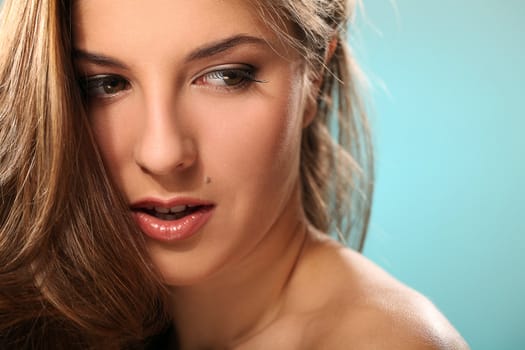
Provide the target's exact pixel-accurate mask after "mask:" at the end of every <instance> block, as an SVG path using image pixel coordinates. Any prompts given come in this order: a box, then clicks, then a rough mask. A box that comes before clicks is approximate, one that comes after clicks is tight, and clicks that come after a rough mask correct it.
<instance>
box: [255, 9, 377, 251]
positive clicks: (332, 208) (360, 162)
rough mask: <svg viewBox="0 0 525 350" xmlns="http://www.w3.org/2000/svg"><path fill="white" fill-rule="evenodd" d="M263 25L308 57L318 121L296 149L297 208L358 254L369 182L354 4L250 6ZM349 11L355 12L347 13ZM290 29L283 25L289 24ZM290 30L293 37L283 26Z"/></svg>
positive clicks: (371, 174)
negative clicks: (351, 30)
mask: <svg viewBox="0 0 525 350" xmlns="http://www.w3.org/2000/svg"><path fill="white" fill-rule="evenodd" d="M252 2H253V3H254V4H255V5H256V6H257V8H258V10H259V13H260V15H261V18H262V19H263V21H264V22H266V24H267V25H269V26H270V27H271V28H272V29H273V30H274V31H275V32H276V33H277V34H279V35H280V37H281V39H282V40H283V41H285V42H287V43H288V44H289V45H290V46H292V47H294V48H295V49H296V50H298V51H299V53H300V54H301V55H302V56H303V57H304V58H305V60H306V64H307V66H308V68H307V74H308V75H309V79H308V80H309V81H317V80H320V81H322V84H321V88H320V90H319V91H316V90H315V89H314V90H312V93H313V94H312V95H311V96H310V98H311V99H314V101H313V102H314V103H316V104H317V115H316V116H315V118H314V119H313V121H312V123H311V124H310V125H309V126H308V127H307V128H305V130H304V131H303V135H302V144H301V165H300V166H301V168H300V176H301V185H302V202H303V207H304V210H305V213H306V216H307V218H308V220H309V221H310V223H311V224H312V225H313V226H314V227H316V228H317V229H319V230H320V231H322V232H327V233H333V234H335V235H337V237H338V238H339V240H340V241H342V242H343V243H345V244H348V245H350V246H352V247H353V248H355V249H357V250H359V251H361V250H362V249H363V246H364V241H365V238H366V232H367V229H368V222H369V218H370V209H371V203H372V194H373V183H374V157H373V147H372V141H371V131H370V126H369V122H368V117H367V113H366V110H365V105H364V101H363V98H362V96H361V95H362V89H363V87H364V86H363V85H364V84H362V83H364V81H365V80H364V79H363V75H362V73H361V72H360V70H359V67H358V65H357V63H356V61H355V60H354V58H353V56H352V53H351V50H350V48H349V45H348V40H347V39H348V38H347V35H346V34H347V29H348V24H349V23H350V20H351V19H352V18H353V10H354V9H355V1H352V2H351V3H349V1H347V0H301V1H294V0H252ZM351 5H352V6H351ZM287 24H288V25H287ZM289 24H291V25H292V27H293V32H292V33H290V32H289V30H287V29H286V28H287V27H290V25H289Z"/></svg>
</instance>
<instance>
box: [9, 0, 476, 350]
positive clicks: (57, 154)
mask: <svg viewBox="0 0 525 350" xmlns="http://www.w3.org/2000/svg"><path fill="white" fill-rule="evenodd" d="M346 16H347V9H346V4H345V2H344V1H337V0H334V1H320V0H309V1H301V2H297V1H292V0H289V1H275V2H273V1H240V0H235V1H234V0H228V1H217V0H196V1H191V2H190V1H182V0H180V1H179V0H169V1H168V0H155V1H147V2H146V1H133V2H130V1H124V0H112V1H105V0H89V1H86V0H77V1H72V2H68V1H58V0H46V1H44V0H40V1H37V0H31V1H29V0H28V1H14V0H13V1H6V2H5V4H4V8H3V12H2V28H1V29H0V35H1V42H2V47H3V49H2V52H1V59H0V62H1V71H0V79H1V92H0V108H1V114H0V116H1V119H0V123H1V124H0V125H1V131H0V159H1V168H0V169H1V170H0V193H1V194H2V204H1V209H0V213H1V216H0V225H1V226H0V227H1V234H0V252H1V254H0V256H1V259H2V263H1V264H0V266H1V267H0V269H1V270H0V271H1V280H0V283H1V287H0V291H1V292H0V293H1V294H0V310H1V311H0V317H1V318H0V338H1V342H2V343H1V344H2V348H17V349H19V348H53V349H57V348H67V349H71V348H97V349H100V348H104V349H106V348H107V349H112V348H142V347H146V346H149V347H150V348H162V347H165V348H181V349H201V348H209V349H223V348H227V349H347V348H352V349H372V348H373V349H379V348H381V349H382V348H388V349H464V348H466V345H465V344H464V342H463V341H462V339H461V337H460V336H459V335H458V334H457V332H456V331H455V330H454V329H453V328H452V327H451V326H450V324H449V323H448V322H447V321H446V319H444V317H443V316H442V315H441V314H440V313H439V312H438V311H437V310H436V309H435V308H434V307H433V306H432V304H431V303H430V302H429V301H428V300H426V299H425V298H424V297H422V296H421V295H419V294H418V293H416V292H414V291H412V290H410V289H409V288H407V287H405V286H403V285H401V284H400V283H399V282H397V281H395V280H394V279H392V278H391V277H389V276H388V275H387V274H386V273H385V272H383V271H381V270H380V269H379V268H377V267H375V266H374V265H373V264H372V263H370V262H368V261H367V260H366V259H365V258H363V257H361V256H360V255H358V254H357V253H355V252H352V251H350V250H348V249H346V248H344V247H343V246H342V245H340V244H339V243H336V242H335V241H334V240H332V239H331V238H329V237H328V236H327V235H326V234H325V232H330V231H335V232H339V233H340V234H341V235H345V234H348V233H350V232H351V231H352V232H353V233H352V235H353V236H352V237H350V238H351V239H353V240H354V241H357V242H360V243H359V247H362V240H363V239H364V233H365V232H366V226H367V220H368V213H369V205H370V203H369V200H370V197H371V181H372V180H371V179H372V162H371V147H370V141H369V135H368V127H367V123H366V117H365V116H364V114H362V113H360V112H361V108H360V104H359V99H358V96H357V94H356V83H355V81H354V80H356V78H357V75H356V71H355V65H354V64H351V63H349V62H350V61H349V60H348V58H349V57H348V56H347V55H348V52H347V51H346V49H345V45H344V43H345V40H346V39H345V37H344V30H343V29H344V27H345V25H346V18H347V17H346ZM350 69H353V71H352V73H351V72H350ZM332 117H335V118H336V119H335V120H332ZM334 129H335V130H338V132H339V138H338V140H337V141H333V140H332V139H331V137H330V130H334ZM347 151H349V152H350V153H347ZM349 213H351V215H352V216H350V217H347V215H348V214H349ZM356 234H357V235H358V236H357V238H355V235H356ZM161 334H162V335H161Z"/></svg>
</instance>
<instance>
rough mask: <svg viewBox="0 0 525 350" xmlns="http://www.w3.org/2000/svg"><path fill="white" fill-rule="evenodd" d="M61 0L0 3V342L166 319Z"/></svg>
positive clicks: (138, 330)
mask: <svg viewBox="0 0 525 350" xmlns="http://www.w3.org/2000/svg"><path fill="white" fill-rule="evenodd" d="M64 3H65V2H64V1H58V0H39V1H19V0H14V1H6V2H5V3H4V7H3V9H2V16H1V28H0V42H1V43H2V50H1V52H0V196H1V204H0V348H2V349H21V348H31V349H33V348H52V349H61V348H64V349H65V348H67V349H71V348H72V347H73V348H83V349H84V348H97V349H100V348H104V349H111V348H121V347H125V346H130V345H131V344H133V343H134V342H135V341H136V340H137V339H144V338H146V337H148V336H149V335H150V334H154V333H157V332H158V331H159V329H160V327H162V326H163V325H164V322H165V318H164V317H163V310H162V301H161V300H160V296H161V295H162V290H161V289H162V287H161V284H160V282H159V281H158V279H157V278H156V274H155V273H154V272H153V271H152V269H151V268H150V263H149V262H148V260H147V253H146V252H145V250H144V248H143V244H141V243H142V242H141V241H140V240H141V239H142V236H141V235H140V234H138V233H137V232H136V229H135V228H134V226H133V225H132V224H130V222H128V220H127V218H126V216H125V215H123V213H125V212H126V210H125V206H124V203H123V201H122V199H121V198H119V197H118V195H116V194H115V193H116V192H115V191H114V190H113V189H112V186H111V184H110V183H109V182H108V179H107V178H106V176H105V172H104V169H103V165H102V162H101V160H100V158H99V156H98V155H97V152H96V149H95V147H94V143H93V139H92V136H91V134H90V132H89V125H88V121H87V119H86V116H85V113H84V112H83V110H82V108H81V107H82V103H81V99H80V94H79V92H78V88H77V84H76V82H75V78H74V76H75V75H74V73H73V68H72V60H71V56H70V52H71V47H70V45H71V39H70V37H71V33H70V23H68V21H69V18H70V15H71V14H70V8H69V7H68V6H69V5H67V6H66V5H63V4H64ZM46 344H47V345H46Z"/></svg>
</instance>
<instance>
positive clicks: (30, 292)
mask: <svg viewBox="0 0 525 350" xmlns="http://www.w3.org/2000/svg"><path fill="white" fill-rule="evenodd" d="M254 6H256V8H257V9H258V10H259V11H260V14H261V18H265V21H266V22H267V24H268V25H270V26H271V27H272V28H273V29H274V30H275V31H276V32H277V33H279V34H280V35H281V36H282V38H283V40H288V41H289V42H290V43H291V44H292V45H294V46H295V47H296V48H297V49H298V50H300V51H301V52H302V54H303V55H304V57H305V59H306V62H307V63H308V65H309V67H310V70H309V71H310V72H323V73H322V76H315V75H312V79H319V78H321V79H322V81H323V82H322V86H321V90H320V92H319V94H318V96H315V97H312V98H316V103H317V108H318V112H317V116H316V117H315V119H314V121H313V122H312V123H311V124H310V125H309V126H308V127H307V128H306V129H305V131H304V134H303V140H302V151H301V153H302V154H301V180H302V186H303V188H302V190H303V204H304V208H305V211H306V215H307V217H308V219H309V220H310V221H311V223H312V224H313V225H314V226H315V227H317V228H318V229H320V230H323V231H325V232H329V231H337V232H339V233H340V234H341V236H347V235H348V234H349V233H351V232H352V234H353V232H355V234H356V235H357V237H358V239H357V240H355V239H352V237H351V239H352V240H353V241H356V242H357V244H356V247H357V248H358V249H360V248H362V241H363V239H364V234H365V232H366V226H367V222H368V216H369V208H370V198H371V192H372V175H373V168H372V150H371V145H370V136H369V130H368V125H367V119H366V115H365V114H364V113H363V109H362V104H361V103H360V99H359V98H358V93H357V89H356V84H355V81H354V79H355V78H356V76H357V75H356V73H355V67H356V65H355V63H353V62H352V61H351V60H350V55H349V52H348V50H347V48H346V39H345V37H344V27H345V25H346V19H347V18H348V14H347V8H346V2H345V1H344V0H334V1H328V0H302V1H295V0H288V1H254ZM0 21H1V22H0V43H1V44H2V50H1V51H0V196H1V204H0V347H2V348H4V347H7V348H10V347H13V348H24V347H28V348H48V347H49V348H53V349H61V348H64V349H65V348H70V347H71V346H73V347H79V348H100V347H103V348H108V349H111V348H123V347H129V346H131V345H132V344H135V345H136V344H140V342H141V341H142V340H144V339H146V338H148V337H149V336H151V335H154V334H156V333H158V332H159V331H160V330H161V329H162V327H164V326H165V325H166V324H167V320H168V317H167V316H166V314H165V312H164V308H163V305H164V304H163V296H164V289H163V286H162V283H161V281H160V278H159V277H158V274H157V273H156V271H155V268H154V267H153V266H152V264H151V262H150V260H149V258H148V255H147V252H146V251H145V248H144V242H143V236H142V234H141V233H140V232H139V231H138V229H137V228H136V226H135V225H134V224H133V223H132V222H130V220H129V218H128V215H127V214H126V213H127V207H126V204H125V202H124V201H123V199H122V198H121V195H120V194H119V192H118V191H116V190H115V186H114V185H113V184H112V183H111V179H109V178H108V176H107V175H106V172H105V170H104V165H103V163H102V161H101V158H100V156H99V154H98V152H97V148H96V146H95V142H94V140H93V136H92V134H91V131H90V127H89V122H88V120H87V117H86V113H85V111H84V109H83V102H82V98H81V94H80V91H79V88H78V86H77V82H76V79H75V75H74V70H73V67H72V59H71V54H72V53H71V23H70V22H71V3H70V2H68V1H59V0H26V1H19V0H6V1H5V2H4V5H3V8H2V12H1V17H0ZM283 23H292V24H293V25H294V28H295V30H296V33H294V35H289V34H287V33H286V32H285V31H284V29H283ZM333 39H335V41H333ZM331 42H335V43H336V47H335V51H334V52H333V54H332V55H331V56H330V57H329V59H328V60H326V57H328V55H327V53H328V50H329V47H330V43H331ZM334 128H337V134H338V135H337V137H336V138H335V139H334V138H332V137H331V131H332V129H334ZM109 213H111V215H108V214H109Z"/></svg>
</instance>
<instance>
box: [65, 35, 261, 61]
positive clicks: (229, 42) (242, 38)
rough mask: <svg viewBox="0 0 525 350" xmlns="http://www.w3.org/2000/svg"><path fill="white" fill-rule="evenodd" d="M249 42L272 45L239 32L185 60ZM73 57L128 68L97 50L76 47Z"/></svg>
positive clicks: (205, 56)
mask: <svg viewBox="0 0 525 350" xmlns="http://www.w3.org/2000/svg"><path fill="white" fill-rule="evenodd" d="M248 44H255V45H264V46H268V47H270V43H268V41H267V40H265V39H263V38H260V37H256V36H251V35H245V34H239V35H234V36H231V37H228V38H225V39H221V40H218V41H214V42H211V43H209V44H205V45H203V46H200V47H197V48H196V49H195V50H193V51H191V52H190V53H189V54H188V55H186V57H185V59H184V61H185V62H189V61H195V60H200V59H203V58H207V57H212V56H215V55H218V54H219V53H222V52H225V51H228V50H231V49H233V48H234V47H237V46H239V45H248ZM73 58H74V59H82V60H86V61H89V62H91V63H94V64H96V65H99V66H104V67H116V68H121V69H127V68H128V67H127V66H126V64H124V63H123V62H121V61H119V60H117V59H115V58H112V57H108V56H104V55H102V54H98V53H95V52H88V51H85V50H82V49H78V48H75V49H74V50H73Z"/></svg>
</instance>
